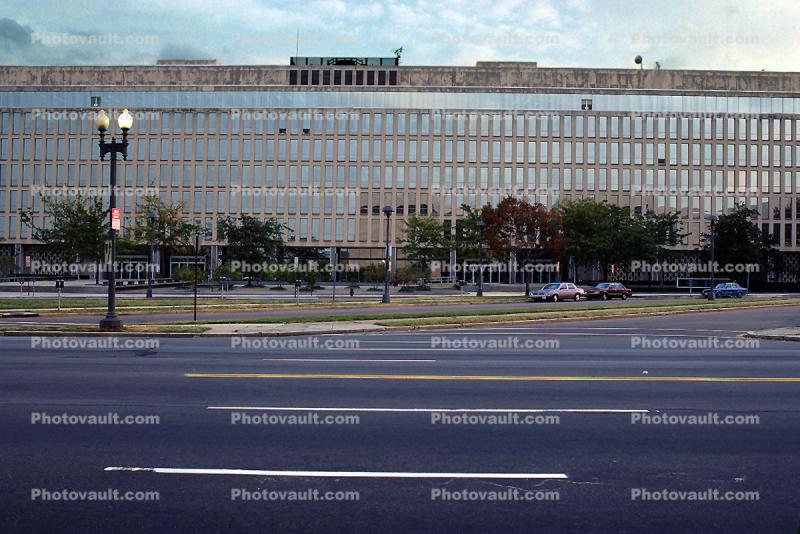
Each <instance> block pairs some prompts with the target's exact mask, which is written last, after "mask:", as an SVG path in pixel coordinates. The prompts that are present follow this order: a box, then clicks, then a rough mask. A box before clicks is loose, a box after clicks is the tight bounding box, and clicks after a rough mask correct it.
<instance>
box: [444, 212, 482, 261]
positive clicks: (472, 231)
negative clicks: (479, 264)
mask: <svg viewBox="0 0 800 534" xmlns="http://www.w3.org/2000/svg"><path fill="white" fill-rule="evenodd" d="M461 211H463V212H464V217H462V218H460V219H458V220H456V235H455V238H454V239H452V240H451V245H452V248H454V249H455V251H456V255H457V257H459V258H467V257H475V256H477V255H478V242H479V241H480V235H479V233H478V221H480V220H481V212H480V210H476V209H474V208H473V207H472V206H470V205H469V204H462V205H461Z"/></svg>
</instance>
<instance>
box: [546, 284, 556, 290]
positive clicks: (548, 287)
mask: <svg viewBox="0 0 800 534" xmlns="http://www.w3.org/2000/svg"><path fill="white" fill-rule="evenodd" d="M558 286H559V284H547V285H546V286H544V287H543V288H542V289H543V290H545V291H547V290H548V289H558Z"/></svg>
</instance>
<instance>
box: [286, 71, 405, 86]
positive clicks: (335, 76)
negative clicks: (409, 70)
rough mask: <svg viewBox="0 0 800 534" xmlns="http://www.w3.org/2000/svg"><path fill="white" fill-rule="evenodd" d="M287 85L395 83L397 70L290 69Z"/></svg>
mask: <svg viewBox="0 0 800 534" xmlns="http://www.w3.org/2000/svg"><path fill="white" fill-rule="evenodd" d="M289 85H397V71H396V70H385V69H384V70H363V69H357V70H350V69H346V70H345V69H310V70H309V69H291V70H289Z"/></svg>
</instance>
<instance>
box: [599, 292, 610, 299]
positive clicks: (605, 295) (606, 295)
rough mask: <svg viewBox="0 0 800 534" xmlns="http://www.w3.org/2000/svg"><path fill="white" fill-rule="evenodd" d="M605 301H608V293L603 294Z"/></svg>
mask: <svg viewBox="0 0 800 534" xmlns="http://www.w3.org/2000/svg"><path fill="white" fill-rule="evenodd" d="M600 298H601V299H603V300H608V293H603V296H601V297H600Z"/></svg>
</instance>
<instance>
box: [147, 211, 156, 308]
mask: <svg viewBox="0 0 800 534" xmlns="http://www.w3.org/2000/svg"><path fill="white" fill-rule="evenodd" d="M147 222H148V225H147V226H148V229H149V230H150V231H149V235H148V241H149V243H148V244H149V247H148V249H147V298H149V299H151V298H153V261H154V260H155V252H154V251H153V229H154V228H155V222H156V214H155V213H148V214H147Z"/></svg>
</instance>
